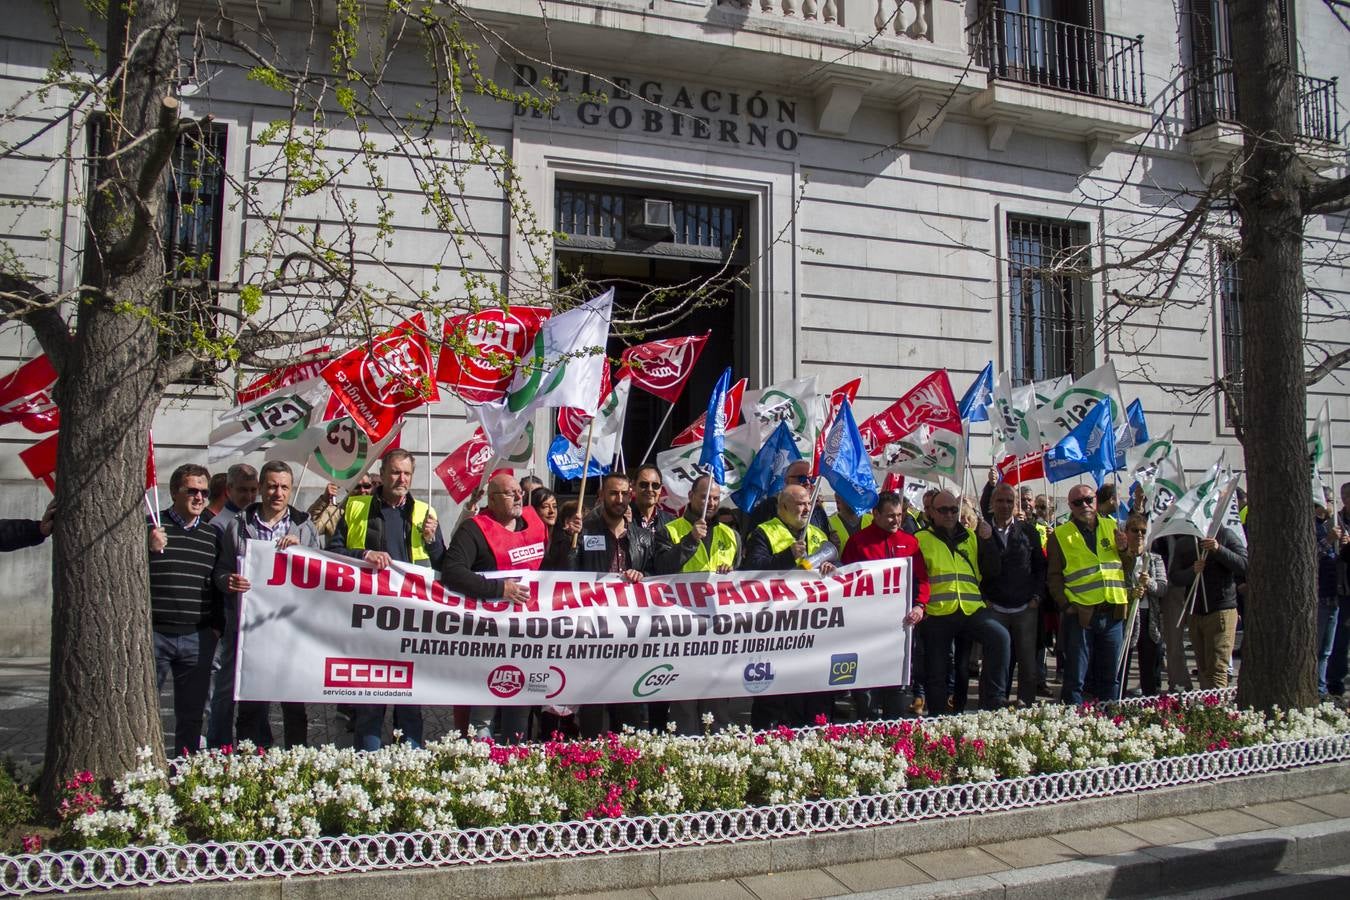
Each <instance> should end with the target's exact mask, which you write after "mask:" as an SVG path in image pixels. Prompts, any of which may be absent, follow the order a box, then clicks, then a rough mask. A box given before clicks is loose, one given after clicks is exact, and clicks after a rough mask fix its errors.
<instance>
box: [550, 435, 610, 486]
mask: <svg viewBox="0 0 1350 900" xmlns="http://www.w3.org/2000/svg"><path fill="white" fill-rule="evenodd" d="M582 466H586V474H587V475H608V474H609V466H606V465H602V464H601V463H600V461H599V460H598V459H596V458H595V457H594V456H592V457H591V460H590V465H586V456H585V452H584V451H583V450H582V449H581V448H580V447H578V446H577V445H576V444H574V443H572V442H571V441H569V440H568V439H567V435H565V434H560V435H558V436H557V437H555V438H554V439H553V443H552V444H550V445H549V447H548V467H549V469H550V470H551V471H552V472H553V474H554V475H557V476H558V477H559V478H563V479H566V480H568V481H572V480H574V479H577V478H580V477H581V467H582Z"/></svg>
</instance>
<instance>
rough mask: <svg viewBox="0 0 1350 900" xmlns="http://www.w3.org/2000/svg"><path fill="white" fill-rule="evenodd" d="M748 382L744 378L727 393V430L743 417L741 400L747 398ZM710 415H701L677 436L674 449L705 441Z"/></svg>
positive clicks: (671, 444)
mask: <svg viewBox="0 0 1350 900" xmlns="http://www.w3.org/2000/svg"><path fill="white" fill-rule="evenodd" d="M746 384H747V382H746V380H745V379H744V378H742V379H741V380H740V381H738V382H736V383H735V384H733V385H732V386H731V390H729V391H727V396H726V399H725V400H723V401H722V408H723V409H725V410H726V411H727V428H728V429H730V428H732V427H733V426H734V425H735V424H736V422H737V421H738V420H739V419H740V417H741V398H742V397H744V396H745V385H746ZM707 418H708V413H707V411H706V410H705V411H704V412H702V413H700V414H699V417H698V419H696V420H695V421H694V424H693V425H690V426H689V427H688V428H686V429H685V430H684V431H681V432H680V433H679V434H677V435H675V439H674V440H672V441H671V442H670V446H672V447H680V446H683V445H684V444H695V443H698V442H699V441H702V440H703V426H704V425H705V424H706V421H705V420H706V419H707Z"/></svg>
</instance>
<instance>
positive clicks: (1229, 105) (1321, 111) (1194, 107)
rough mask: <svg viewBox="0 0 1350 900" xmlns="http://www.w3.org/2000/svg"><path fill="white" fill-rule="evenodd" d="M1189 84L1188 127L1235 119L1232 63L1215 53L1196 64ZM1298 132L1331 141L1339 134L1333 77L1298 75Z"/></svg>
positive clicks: (1235, 91) (1334, 141)
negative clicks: (1189, 113)
mask: <svg viewBox="0 0 1350 900" xmlns="http://www.w3.org/2000/svg"><path fill="white" fill-rule="evenodd" d="M1192 72H1193V73H1194V76H1195V80H1194V82H1193V83H1192V87H1191V96H1192V103H1191V127H1192V128H1202V127H1204V126H1205V125H1212V124H1214V123H1215V122H1236V121H1237V112H1238V103H1237V90H1236V89H1235V88H1234V86H1233V63H1232V61H1231V60H1228V59H1225V58H1224V57H1221V56H1216V57H1214V58H1213V59H1211V60H1207V61H1205V62H1202V63H1200V64H1198V65H1196V66H1195V67H1194V68H1193V69H1192ZM1295 102H1297V104H1298V136H1299V137H1300V138H1303V139H1305V140H1310V141H1320V142H1323V143H1328V144H1334V143H1336V141H1337V140H1338V139H1339V137H1340V111H1339V110H1338V109H1337V108H1336V79H1335V78H1313V77H1312V76H1311V75H1302V74H1300V75H1299V76H1298V96H1297V98H1296V101H1295Z"/></svg>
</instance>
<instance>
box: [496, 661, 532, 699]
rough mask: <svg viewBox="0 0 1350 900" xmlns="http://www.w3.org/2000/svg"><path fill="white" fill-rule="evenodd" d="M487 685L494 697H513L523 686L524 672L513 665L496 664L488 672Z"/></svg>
mask: <svg viewBox="0 0 1350 900" xmlns="http://www.w3.org/2000/svg"><path fill="white" fill-rule="evenodd" d="M487 687H488V690H489V691H492V696H494V697H501V698H502V699H506V698H507V697H514V696H515V695H516V694H519V693H520V691H521V689H522V688H524V687H525V673H524V672H522V671H520V669H517V668H516V667H515V666H498V667H497V668H495V669H493V670H492V671H491V672H489V673H488V679H487Z"/></svg>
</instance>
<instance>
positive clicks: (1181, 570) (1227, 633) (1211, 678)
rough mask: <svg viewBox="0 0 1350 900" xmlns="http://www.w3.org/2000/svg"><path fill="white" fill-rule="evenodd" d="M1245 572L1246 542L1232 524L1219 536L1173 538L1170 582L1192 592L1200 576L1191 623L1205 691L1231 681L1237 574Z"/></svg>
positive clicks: (1238, 575)
mask: <svg viewBox="0 0 1350 900" xmlns="http://www.w3.org/2000/svg"><path fill="white" fill-rule="evenodd" d="M1246 574H1247V546H1246V544H1244V543H1242V541H1241V540H1240V539H1239V538H1238V536H1237V535H1236V534H1234V533H1233V531H1232V529H1229V528H1220V529H1219V534H1218V537H1217V538H1205V539H1204V540H1202V541H1195V540H1192V539H1189V538H1180V539H1178V540H1177V541H1176V542H1175V543H1174V544H1173V548H1172V561H1171V563H1170V564H1169V566H1168V572H1167V580H1168V582H1169V583H1170V584H1171V585H1173V586H1174V587H1180V588H1182V589H1184V590H1185V591H1186V592H1187V595H1188V596H1189V594H1190V591H1191V586H1192V585H1193V584H1195V578H1196V576H1197V575H1199V576H1200V584H1199V586H1198V587H1196V589H1195V601H1194V604H1193V605H1192V606H1191V607H1190V610H1191V616H1190V626H1191V646H1192V647H1193V648H1194V650H1195V663H1196V668H1197V669H1198V670H1199V673H1200V689H1201V690H1202V691H1208V690H1212V689H1213V688H1221V687H1227V686H1228V664H1229V662H1230V661H1231V660H1232V658H1233V643H1234V640H1235V639H1236V637H1237V620H1238V611H1237V580H1238V579H1239V578H1241V577H1244V576H1245V575H1246Z"/></svg>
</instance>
